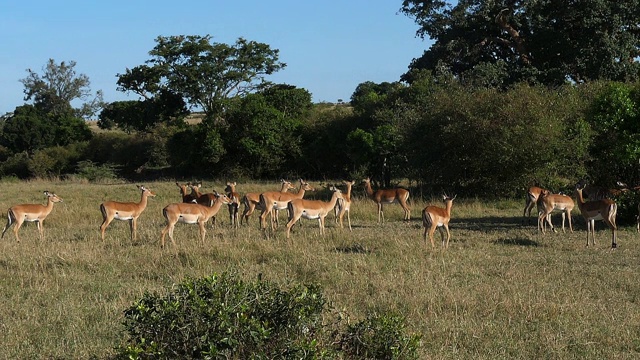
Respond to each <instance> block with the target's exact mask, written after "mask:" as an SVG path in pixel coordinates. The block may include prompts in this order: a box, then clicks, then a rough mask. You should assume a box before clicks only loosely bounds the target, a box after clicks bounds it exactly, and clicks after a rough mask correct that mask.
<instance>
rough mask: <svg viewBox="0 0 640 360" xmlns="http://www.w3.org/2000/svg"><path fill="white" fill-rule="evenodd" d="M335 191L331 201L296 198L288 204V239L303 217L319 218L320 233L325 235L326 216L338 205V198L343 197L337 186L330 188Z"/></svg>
mask: <svg viewBox="0 0 640 360" xmlns="http://www.w3.org/2000/svg"><path fill="white" fill-rule="evenodd" d="M329 189H330V190H331V191H333V195H332V196H331V200H330V201H329V202H326V201H322V200H306V199H302V198H300V199H294V200H291V201H290V202H289V203H288V204H287V209H288V210H289V222H288V223H287V239H288V238H289V235H290V234H291V228H292V227H293V225H295V223H296V221H298V220H299V219H300V218H301V217H303V218H305V219H310V220H314V219H318V225H319V226H320V235H322V236H324V218H325V217H326V216H327V214H328V213H329V212H330V211H331V209H333V208H335V207H336V203H337V202H338V199H342V193H341V192H340V190H338V189H337V188H336V187H335V186H332V187H330V188H329Z"/></svg>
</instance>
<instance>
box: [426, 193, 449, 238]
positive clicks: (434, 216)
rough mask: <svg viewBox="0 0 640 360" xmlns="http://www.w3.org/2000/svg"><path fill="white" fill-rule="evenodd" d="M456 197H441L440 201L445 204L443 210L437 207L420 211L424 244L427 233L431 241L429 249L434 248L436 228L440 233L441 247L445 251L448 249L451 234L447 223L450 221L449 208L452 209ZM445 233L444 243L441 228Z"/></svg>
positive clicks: (429, 207)
mask: <svg viewBox="0 0 640 360" xmlns="http://www.w3.org/2000/svg"><path fill="white" fill-rule="evenodd" d="M455 198H456V197H455V196H454V197H449V196H447V195H442V200H443V201H444V203H445V206H446V207H445V208H444V209H443V208H441V207H437V206H427V207H426V208H424V210H422V226H424V235H423V236H424V242H425V243H426V242H427V232H428V233H429V239H430V240H431V248H434V247H435V244H434V242H433V233H434V232H435V231H436V228H438V231H440V237H441V238H442V246H443V247H444V248H445V249H446V248H448V247H449V239H451V233H450V232H449V221H450V220H451V207H453V200H454V199H455ZM443 227H444V228H445V230H446V231H447V242H446V243H445V241H444V233H443V232H442V228H443Z"/></svg>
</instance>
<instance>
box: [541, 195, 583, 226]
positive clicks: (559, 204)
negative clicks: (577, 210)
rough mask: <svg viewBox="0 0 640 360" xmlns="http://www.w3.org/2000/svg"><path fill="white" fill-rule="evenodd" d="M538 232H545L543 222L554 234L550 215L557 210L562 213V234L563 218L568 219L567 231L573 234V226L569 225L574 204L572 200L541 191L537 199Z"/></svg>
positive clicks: (564, 196)
mask: <svg viewBox="0 0 640 360" xmlns="http://www.w3.org/2000/svg"><path fill="white" fill-rule="evenodd" d="M538 204H539V206H538V209H539V210H538V231H542V233H544V232H545V226H544V222H545V221H546V222H547V224H549V226H550V227H551V230H553V232H556V229H555V228H554V227H553V223H552V222H551V213H552V212H553V211H554V210H559V211H561V212H562V232H565V231H564V218H565V214H566V217H568V218H569V230H571V232H573V226H572V225H571V211H572V210H573V208H574V206H575V204H574V202H573V199H571V197H569V196H567V195H561V194H551V192H550V191H548V190H543V191H542V193H541V194H540V196H539V197H538Z"/></svg>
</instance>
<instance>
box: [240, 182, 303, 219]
mask: <svg viewBox="0 0 640 360" xmlns="http://www.w3.org/2000/svg"><path fill="white" fill-rule="evenodd" d="M280 182H281V183H282V186H281V188H280V192H281V193H286V192H287V191H289V189H293V188H294V187H293V185H292V184H291V183H290V182H289V181H286V180H284V179H282V180H280ZM242 203H243V204H244V211H242V216H240V222H241V223H242V220H243V219H244V223H245V224H248V223H249V216H251V214H253V211H254V210H255V209H256V208H257V209H258V210H260V211H262V207H260V193H246V194H244V196H243V197H242Z"/></svg>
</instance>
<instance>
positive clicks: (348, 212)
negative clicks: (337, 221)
mask: <svg viewBox="0 0 640 360" xmlns="http://www.w3.org/2000/svg"><path fill="white" fill-rule="evenodd" d="M346 213H347V222H348V223H349V231H353V230H352V229H351V211H347V212H346Z"/></svg>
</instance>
